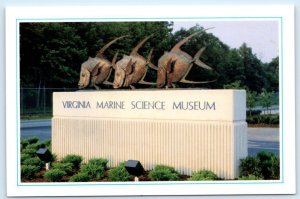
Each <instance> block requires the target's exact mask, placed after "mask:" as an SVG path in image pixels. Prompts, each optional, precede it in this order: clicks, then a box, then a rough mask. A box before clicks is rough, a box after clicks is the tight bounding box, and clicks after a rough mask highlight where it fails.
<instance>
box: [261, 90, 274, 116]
mask: <svg viewBox="0 0 300 199" xmlns="http://www.w3.org/2000/svg"><path fill="white" fill-rule="evenodd" d="M273 96H274V93H273V92H268V91H267V90H266V89H265V88H263V89H262V92H261V93H260V94H259V102H260V104H261V105H262V107H263V108H266V109H267V111H266V112H267V113H268V112H269V108H270V107H271V105H272V97H273Z"/></svg>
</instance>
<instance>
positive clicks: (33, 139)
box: [27, 137, 39, 144]
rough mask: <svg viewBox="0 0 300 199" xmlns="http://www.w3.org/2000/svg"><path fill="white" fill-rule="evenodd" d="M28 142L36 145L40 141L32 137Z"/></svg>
mask: <svg viewBox="0 0 300 199" xmlns="http://www.w3.org/2000/svg"><path fill="white" fill-rule="evenodd" d="M27 141H28V143H29V144H35V143H37V142H38V141H39V138H38V137H30V138H28V139H27Z"/></svg>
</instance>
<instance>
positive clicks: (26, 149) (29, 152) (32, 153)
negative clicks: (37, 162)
mask: <svg viewBox="0 0 300 199" xmlns="http://www.w3.org/2000/svg"><path fill="white" fill-rule="evenodd" d="M21 153H23V154H28V155H30V156H31V157H34V156H35V153H36V150H35V149H32V148H25V149H22V151H21Z"/></svg>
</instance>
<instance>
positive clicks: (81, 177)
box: [69, 172, 91, 182]
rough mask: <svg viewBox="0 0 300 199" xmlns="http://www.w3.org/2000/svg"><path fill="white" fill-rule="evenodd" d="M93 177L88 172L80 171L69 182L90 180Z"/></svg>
mask: <svg viewBox="0 0 300 199" xmlns="http://www.w3.org/2000/svg"><path fill="white" fill-rule="evenodd" d="M90 180H91V178H90V176H89V175H88V174H87V173H82V172H79V173H77V174H75V175H73V176H71V178H70V180H69V182H88V181H90Z"/></svg>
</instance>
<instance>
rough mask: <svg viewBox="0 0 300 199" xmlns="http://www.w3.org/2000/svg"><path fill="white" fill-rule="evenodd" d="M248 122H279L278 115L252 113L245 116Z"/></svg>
mask: <svg viewBox="0 0 300 199" xmlns="http://www.w3.org/2000/svg"><path fill="white" fill-rule="evenodd" d="M247 123H249V124H279V115H252V116H247Z"/></svg>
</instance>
